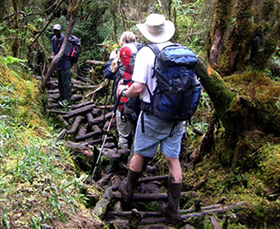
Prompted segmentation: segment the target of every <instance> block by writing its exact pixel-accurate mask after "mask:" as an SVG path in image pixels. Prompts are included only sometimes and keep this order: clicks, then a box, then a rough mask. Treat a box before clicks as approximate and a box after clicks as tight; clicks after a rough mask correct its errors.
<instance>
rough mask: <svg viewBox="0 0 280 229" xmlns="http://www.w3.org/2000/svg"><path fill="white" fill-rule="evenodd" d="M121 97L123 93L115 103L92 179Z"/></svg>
mask: <svg viewBox="0 0 280 229" xmlns="http://www.w3.org/2000/svg"><path fill="white" fill-rule="evenodd" d="M120 99H121V94H120V95H119V97H118V100H117V102H116V104H115V106H114V111H113V114H112V117H111V119H110V122H109V125H108V127H107V130H106V132H105V136H104V139H103V143H102V145H101V149H100V152H99V154H98V157H97V160H96V162H95V166H94V169H93V172H92V175H91V178H92V179H93V177H94V175H95V171H96V168H97V165H98V163H99V160H100V156H101V154H102V152H103V148H104V145H105V143H106V140H107V136H108V133H109V131H110V128H111V125H112V123H113V120H114V118H115V115H116V111H117V108H118V106H119V103H120Z"/></svg>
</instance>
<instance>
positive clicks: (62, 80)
mask: <svg viewBox="0 0 280 229" xmlns="http://www.w3.org/2000/svg"><path fill="white" fill-rule="evenodd" d="M53 32H54V36H53V37H52V54H51V58H50V60H53V58H54V57H55V55H56V54H57V53H58V52H59V50H60V47H61V46H62V43H63V39H64V35H63V34H62V33H61V25H59V24H55V25H54V26H53ZM66 49H67V48H66ZM56 71H57V78H58V88H59V96H58V97H56V98H55V100H57V101H58V103H59V105H60V106H62V107H67V106H69V105H70V104H71V96H72V82H71V61H70V57H69V56H67V55H63V56H62V57H61V59H60V60H59V62H58V63H57V65H56Z"/></svg>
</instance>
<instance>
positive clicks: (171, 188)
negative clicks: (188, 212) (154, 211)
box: [159, 182, 183, 225]
mask: <svg viewBox="0 0 280 229" xmlns="http://www.w3.org/2000/svg"><path fill="white" fill-rule="evenodd" d="M181 189H182V183H170V182H169V183H168V192H167V199H168V204H167V205H161V206H160V207H159V210H160V213H161V214H162V215H163V216H165V217H166V218H168V219H169V220H170V222H171V223H172V224H173V225H178V224H183V219H182V218H181V215H180V214H179V203H180V195H181Z"/></svg>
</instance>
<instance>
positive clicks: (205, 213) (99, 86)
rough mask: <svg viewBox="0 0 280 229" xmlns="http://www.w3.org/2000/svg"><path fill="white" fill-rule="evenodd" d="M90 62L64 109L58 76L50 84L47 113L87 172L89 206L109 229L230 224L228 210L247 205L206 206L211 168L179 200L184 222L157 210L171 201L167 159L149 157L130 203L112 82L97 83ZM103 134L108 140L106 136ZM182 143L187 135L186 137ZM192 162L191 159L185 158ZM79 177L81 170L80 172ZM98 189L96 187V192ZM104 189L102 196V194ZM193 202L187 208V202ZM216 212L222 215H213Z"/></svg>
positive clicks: (221, 202)
mask: <svg viewBox="0 0 280 229" xmlns="http://www.w3.org/2000/svg"><path fill="white" fill-rule="evenodd" d="M89 69H90V65H86V66H84V69H81V72H84V74H82V73H80V74H79V76H77V77H75V78H72V84H73V88H72V91H73V95H72V105H71V107H68V108H62V107H60V105H59V104H58V101H56V100H55V97H57V96H58V95H59V91H58V85H57V80H56V79H55V78H51V79H50V81H49V82H48V85H47V88H48V105H47V107H48V108H47V109H48V113H49V115H50V116H51V117H53V118H54V120H56V121H57V122H58V123H60V124H59V126H60V128H61V131H60V133H59V135H58V137H57V140H63V141H64V142H65V144H66V146H67V147H69V148H70V149H71V154H72V158H73V161H74V163H75V165H76V168H77V171H82V172H84V173H86V174H88V178H87V179H86V180H85V182H84V187H83V188H82V189H81V192H83V193H84V194H86V196H87V197H88V202H87V207H90V208H93V209H94V213H95V215H97V216H98V217H100V219H102V220H103V222H104V223H105V224H107V225H110V228H203V222H204V221H205V220H208V221H210V222H211V225H212V228H215V229H218V228H221V227H220V226H219V225H222V228H223V229H225V228H228V226H227V225H228V221H229V220H230V216H229V215H228V214H227V213H228V212H229V211H231V212H235V211H238V209H240V208H241V207H242V205H243V204H244V202H239V203H235V204H227V202H226V200H225V199H224V198H223V197H222V196H221V197H217V199H219V201H217V202H216V203H211V204H208V205H207V206H204V205H203V204H202V202H201V200H200V199H199V194H198V193H197V191H198V190H199V189H200V188H201V187H202V186H203V184H204V183H205V182H206V181H207V177H208V171H206V172H205V176H204V177H203V179H202V181H199V182H198V183H197V184H196V185H194V186H189V185H184V184H183V187H182V193H181V198H180V205H181V206H180V209H183V210H180V214H181V216H182V219H183V220H184V225H183V226H179V225H172V224H170V222H169V221H168V219H166V218H164V217H163V216H162V215H161V214H160V213H159V211H158V207H159V205H161V204H164V203H167V178H168V176H167V170H166V168H165V167H164V165H163V163H161V162H159V161H156V160H154V159H152V160H150V161H149V162H148V163H147V165H146V166H145V169H144V170H143V174H142V178H140V179H139V181H138V184H137V187H136V190H135V194H134V197H133V200H132V201H129V202H127V201H125V200H124V199H123V198H122V195H121V192H120V190H119V188H120V184H121V182H122V181H123V180H124V179H126V176H127V172H128V161H129V158H130V155H131V153H132V152H130V150H126V149H118V148H117V140H118V139H117V131H116V123H115V119H114V116H113V114H114V112H113V105H112V103H111V102H110V93H111V89H110V87H111V86H110V85H111V84H112V82H108V81H106V80H104V81H102V82H100V83H97V82H96V81H93V80H91V79H90V77H89V76H88V71H89ZM104 138H106V139H105V140H104ZM183 141H184V138H183ZM181 162H182V164H183V165H184V166H185V167H188V166H190V163H189V162H188V160H187V157H185V158H182V159H181ZM77 175H78V174H77ZM96 190H98V191H96ZM98 193H102V195H100V194H98ZM189 201H192V202H193V205H192V206H191V207H188V209H185V208H184V206H186V203H187V202H189ZM217 213H219V214H218V216H219V217H216V216H213V214H215V215H216V214H217Z"/></svg>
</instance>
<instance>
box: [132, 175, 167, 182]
mask: <svg viewBox="0 0 280 229" xmlns="http://www.w3.org/2000/svg"><path fill="white" fill-rule="evenodd" d="M164 179H168V175H163V176H154V177H145V178H141V179H139V181H138V182H140V183H145V182H150V181H158V180H164Z"/></svg>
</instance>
